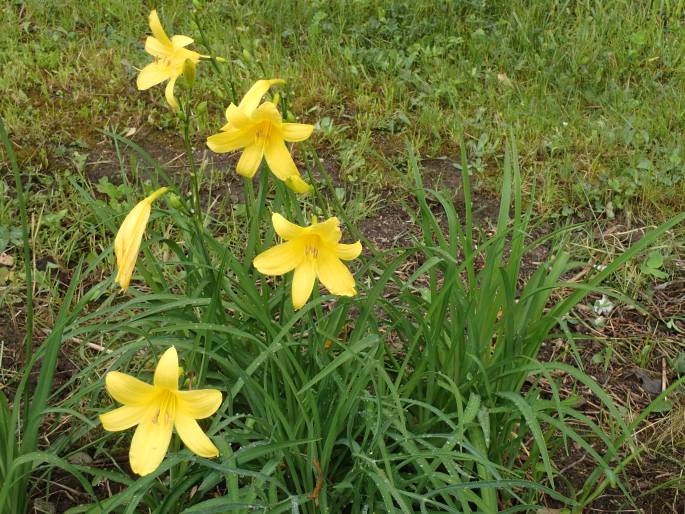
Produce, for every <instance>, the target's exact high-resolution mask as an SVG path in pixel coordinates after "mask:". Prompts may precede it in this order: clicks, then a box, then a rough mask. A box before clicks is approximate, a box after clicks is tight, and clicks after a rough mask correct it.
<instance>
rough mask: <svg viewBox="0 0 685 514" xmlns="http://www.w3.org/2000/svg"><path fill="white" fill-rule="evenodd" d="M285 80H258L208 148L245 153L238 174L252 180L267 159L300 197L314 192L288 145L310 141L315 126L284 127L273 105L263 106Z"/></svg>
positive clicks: (210, 139)
mask: <svg viewBox="0 0 685 514" xmlns="http://www.w3.org/2000/svg"><path fill="white" fill-rule="evenodd" d="M282 83H283V80H280V79H273V80H258V81H257V82H256V83H255V85H254V86H252V88H250V90H249V91H248V92H247V94H245V96H244V97H243V99H242V100H241V101H240V104H238V105H237V106H236V105H235V104H231V105H229V106H228V109H226V119H227V120H228V123H226V125H224V126H223V127H221V132H219V133H218V134H214V135H212V136H209V137H208V138H207V146H208V147H209V148H210V150H212V151H213V152H217V153H226V152H234V151H236V150H240V149H241V148H242V149H243V153H242V155H241V156H240V160H239V161H238V166H237V168H236V171H237V172H238V174H239V175H242V176H244V177H248V178H252V177H253V176H254V174H255V173H256V172H257V169H258V168H259V165H260V164H261V162H262V158H265V159H266V163H267V164H268V165H269V168H270V169H271V171H272V173H273V174H274V175H276V177H277V178H279V179H280V180H282V181H284V182H285V183H286V185H287V186H288V187H289V188H290V189H292V190H293V191H295V192H297V193H305V192H307V191H309V190H310V189H311V186H310V185H309V184H307V183H306V182H305V181H304V180H302V178H301V177H300V172H299V171H298V169H297V166H296V165H295V162H294V161H293V158H292V156H291V155H290V152H289V151H288V148H287V147H286V145H285V142H286V141H288V142H297V141H304V140H305V139H307V138H308V137H309V136H310V135H311V133H312V130H313V129H314V126H313V125H305V124H303V123H284V122H283V118H282V117H281V113H280V112H278V109H277V108H276V106H275V105H274V104H273V103H272V102H264V103H262V104H261V105H260V104H259V102H260V101H261V99H262V97H263V96H264V95H265V94H266V92H267V91H268V90H269V88H270V87H271V86H273V85H275V84H282Z"/></svg>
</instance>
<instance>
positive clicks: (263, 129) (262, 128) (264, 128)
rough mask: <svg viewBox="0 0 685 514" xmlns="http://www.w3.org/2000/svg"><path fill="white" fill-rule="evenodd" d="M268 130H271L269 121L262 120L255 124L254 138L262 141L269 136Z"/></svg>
mask: <svg viewBox="0 0 685 514" xmlns="http://www.w3.org/2000/svg"><path fill="white" fill-rule="evenodd" d="M269 132H271V123H269V122H268V121H264V122H262V123H260V124H259V125H257V130H256V131H255V133H254V135H255V139H257V140H260V141H263V140H265V139H266V138H268V137H269Z"/></svg>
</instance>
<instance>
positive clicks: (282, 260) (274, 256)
mask: <svg viewBox="0 0 685 514" xmlns="http://www.w3.org/2000/svg"><path fill="white" fill-rule="evenodd" d="M303 259H304V247H303V246H302V243H300V242H299V241H288V242H285V243H281V244H278V245H276V246H274V247H273V248H269V249H268V250H266V251H265V252H262V253H260V254H259V255H257V257H255V259H254V261H252V264H253V265H254V267H255V268H257V270H258V271H259V272H260V273H263V274H264V275H272V276H273V275H283V274H285V273H288V272H289V271H292V270H294V269H295V268H296V267H297V266H299V265H300V264H301V263H302V260H303Z"/></svg>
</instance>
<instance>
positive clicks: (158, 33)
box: [149, 9, 171, 46]
mask: <svg viewBox="0 0 685 514" xmlns="http://www.w3.org/2000/svg"><path fill="white" fill-rule="evenodd" d="M149 22H150V30H151V31H152V34H153V35H154V36H155V37H156V38H157V39H158V40H159V41H160V42H161V43H162V44H164V45H167V46H171V40H170V39H169V37H168V36H167V35H166V32H164V29H163V28H162V24H161V23H160V21H159V16H157V11H156V10H155V9H153V10H152V11H151V12H150V17H149Z"/></svg>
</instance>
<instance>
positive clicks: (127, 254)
mask: <svg viewBox="0 0 685 514" xmlns="http://www.w3.org/2000/svg"><path fill="white" fill-rule="evenodd" d="M168 190H169V188H167V187H160V188H159V189H158V190H157V191H155V192H154V193H152V194H151V195H150V196H148V197H147V198H145V199H144V200H142V201H140V202H138V204H137V205H136V206H135V207H134V208H133V209H131V212H129V213H128V215H127V216H126V218H124V222H123V223H122V224H121V226H120V227H119V231H118V232H117V236H116V238H115V239H114V254H115V255H116V258H117V276H116V278H115V279H114V281H115V282H118V283H119V285H120V286H121V289H122V290H124V291H125V290H126V288H128V284H129V282H130V280H131V275H133V269H134V268H135V266H136V260H137V259H138V252H139V250H140V243H141V241H142V240H143V234H144V233H145V227H146V226H147V222H148V219H150V212H151V211H152V202H154V201H155V200H156V199H157V198H159V197H160V196H162V195H163V194H164V193H166V192H167V191H168Z"/></svg>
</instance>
